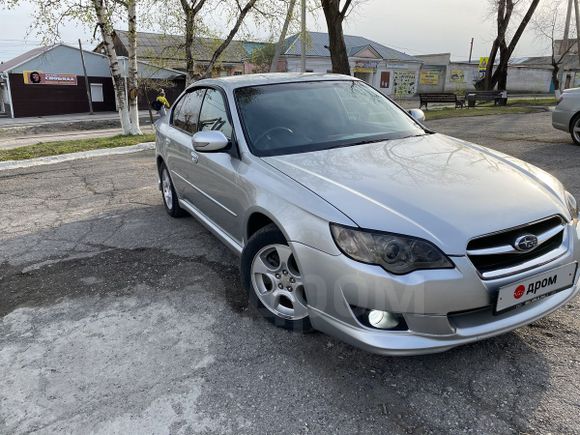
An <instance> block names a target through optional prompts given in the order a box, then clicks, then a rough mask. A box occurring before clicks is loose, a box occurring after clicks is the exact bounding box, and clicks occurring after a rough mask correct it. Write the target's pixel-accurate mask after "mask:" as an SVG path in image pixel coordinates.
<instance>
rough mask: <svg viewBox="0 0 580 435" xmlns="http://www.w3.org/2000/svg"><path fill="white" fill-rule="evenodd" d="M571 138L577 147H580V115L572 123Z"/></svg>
mask: <svg viewBox="0 0 580 435" xmlns="http://www.w3.org/2000/svg"><path fill="white" fill-rule="evenodd" d="M570 136H572V140H573V141H574V143H575V144H576V145H580V113H579V114H577V115H576V116H575V117H574V118H572V122H570Z"/></svg>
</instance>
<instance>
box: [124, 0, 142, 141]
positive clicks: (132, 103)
mask: <svg viewBox="0 0 580 435" xmlns="http://www.w3.org/2000/svg"><path fill="white" fill-rule="evenodd" d="M127 20H128V23H129V25H128V29H129V36H128V40H129V46H128V47H127V51H128V52H129V67H128V72H127V89H128V93H127V94H128V95H127V97H128V100H129V118H130V120H131V134H133V135H138V134H143V133H142V132H141V129H140V128H139V101H138V95H139V88H138V78H137V73H138V67H137V0H127Z"/></svg>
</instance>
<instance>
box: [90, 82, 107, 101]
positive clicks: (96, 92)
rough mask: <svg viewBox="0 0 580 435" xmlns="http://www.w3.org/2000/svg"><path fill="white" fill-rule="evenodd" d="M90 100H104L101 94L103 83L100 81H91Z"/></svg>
mask: <svg viewBox="0 0 580 435" xmlns="http://www.w3.org/2000/svg"><path fill="white" fill-rule="evenodd" d="M90 85H91V101H92V102H93V103H103V102H104V101H105V95H104V94H103V84H102V83H91V84H90Z"/></svg>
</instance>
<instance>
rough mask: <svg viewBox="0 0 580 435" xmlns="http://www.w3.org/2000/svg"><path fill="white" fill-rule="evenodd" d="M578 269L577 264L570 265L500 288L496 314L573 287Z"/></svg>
mask: <svg viewBox="0 0 580 435" xmlns="http://www.w3.org/2000/svg"><path fill="white" fill-rule="evenodd" d="M577 267H578V264H577V263H576V262H574V263H570V264H567V265H565V266H561V267H558V268H555V269H552V270H549V271H547V272H543V273H540V274H537V275H534V276H531V277H529V278H526V279H523V280H521V281H516V282H514V283H512V284H508V285H506V286H503V287H500V289H499V292H498V295H497V303H496V306H495V313H496V314H500V313H502V312H504V311H508V310H511V309H514V308H516V307H518V306H521V305H525V304H528V303H531V302H533V301H536V300H538V299H542V298H545V297H547V296H550V295H553V294H554V293H557V292H559V291H561V290H564V289H566V288H569V287H571V286H572V285H573V284H574V278H575V277H576V269H577Z"/></svg>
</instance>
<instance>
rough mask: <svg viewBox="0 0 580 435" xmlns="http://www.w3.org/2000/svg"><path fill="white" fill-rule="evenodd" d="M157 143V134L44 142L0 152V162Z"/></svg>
mask: <svg viewBox="0 0 580 435" xmlns="http://www.w3.org/2000/svg"><path fill="white" fill-rule="evenodd" d="M153 141H155V134H144V135H141V136H121V135H119V136H113V137H98V138H91V139H79V140H63V141H56V142H44V143H42V142H41V143H38V144H35V145H28V146H23V147H18V148H12V149H9V150H0V162H3V161H7V160H28V159H34V158H36V157H47V156H58V155H60V154H68V153H77V152H79V151H90V150H99V149H103V148H118V147H127V146H131V145H137V144H139V143H142V142H153Z"/></svg>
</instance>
